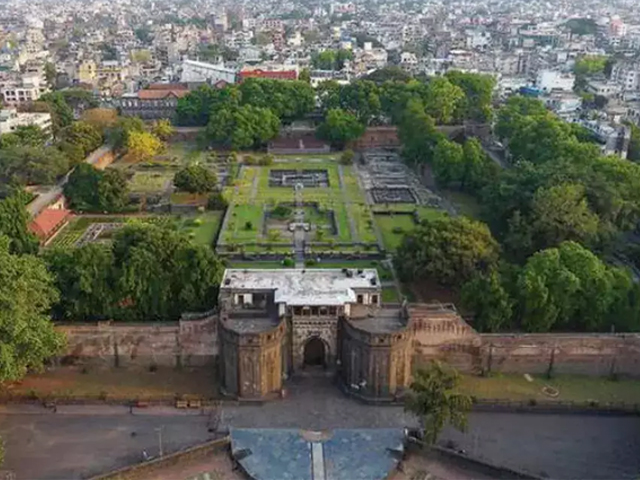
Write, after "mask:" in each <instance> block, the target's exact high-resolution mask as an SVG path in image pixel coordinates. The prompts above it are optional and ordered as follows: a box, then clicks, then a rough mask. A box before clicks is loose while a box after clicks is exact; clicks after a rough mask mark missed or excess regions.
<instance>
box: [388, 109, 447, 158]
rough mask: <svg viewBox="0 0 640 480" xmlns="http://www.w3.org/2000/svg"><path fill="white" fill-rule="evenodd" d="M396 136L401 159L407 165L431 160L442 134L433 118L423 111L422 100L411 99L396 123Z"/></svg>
mask: <svg viewBox="0 0 640 480" xmlns="http://www.w3.org/2000/svg"><path fill="white" fill-rule="evenodd" d="M398 137H399V138H400V142H401V143H402V157H403V159H404V160H405V162H407V163H408V164H409V165H413V166H417V165H420V164H422V163H430V162H431V161H432V159H433V153H434V150H435V148H436V146H437V145H438V143H439V142H440V140H441V139H442V134H441V133H440V132H438V130H437V129H436V126H435V122H434V121H433V118H431V117H430V116H429V115H427V114H426V113H425V111H424V105H423V104H422V102H421V101H420V100H418V99H411V100H409V102H407V108H406V109H405V111H404V113H403V115H402V119H401V121H400V124H399V125H398Z"/></svg>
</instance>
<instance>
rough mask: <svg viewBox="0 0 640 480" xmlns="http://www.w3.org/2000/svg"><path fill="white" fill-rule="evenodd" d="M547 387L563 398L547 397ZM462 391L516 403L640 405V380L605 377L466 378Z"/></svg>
mask: <svg viewBox="0 0 640 480" xmlns="http://www.w3.org/2000/svg"><path fill="white" fill-rule="evenodd" d="M546 385H549V386H551V387H553V388H555V389H557V390H558V392H559V395H558V396H557V397H555V398H551V397H549V396H547V395H545V394H544V393H543V392H542V388H543V387H544V386H546ZM461 390H462V391H463V392H465V393H468V394H470V395H474V396H475V397H477V398H487V399H503V400H514V401H529V400H532V399H533V400H536V401H541V400H564V401H576V402H587V401H595V402H600V403H613V402H625V403H636V404H639V403H640V380H619V381H612V380H609V379H607V378H603V377H586V376H578V375H558V376H557V377H554V378H552V379H550V380H548V379H546V378H544V377H542V376H533V382H529V381H527V380H526V379H525V377H524V375H501V374H496V375H495V376H489V377H477V376H468V375H465V376H464V377H463V382H462V388H461Z"/></svg>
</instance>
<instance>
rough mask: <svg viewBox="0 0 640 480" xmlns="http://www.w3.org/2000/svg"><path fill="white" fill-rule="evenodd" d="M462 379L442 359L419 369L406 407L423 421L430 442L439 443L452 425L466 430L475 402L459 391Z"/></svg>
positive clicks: (426, 436) (407, 398)
mask: <svg viewBox="0 0 640 480" xmlns="http://www.w3.org/2000/svg"><path fill="white" fill-rule="evenodd" d="M460 380H461V377H460V374H458V373H457V372H456V371H455V370H453V369H450V368H445V367H444V366H443V365H442V364H441V363H439V362H432V363H431V365H430V367H429V368H427V369H425V368H419V369H418V370H417V371H416V372H415V375H414V379H413V382H412V383H411V386H410V390H409V392H408V394H407V396H406V399H405V406H404V408H405V410H406V411H408V412H411V413H413V414H414V415H415V416H417V417H418V419H419V420H420V424H421V426H422V428H423V429H424V440H425V443H427V445H433V444H435V443H436V441H437V440H438V437H439V436H440V434H441V433H442V430H443V429H444V427H445V426H447V425H448V424H450V425H452V426H453V427H455V428H456V429H458V430H461V431H464V430H466V427H467V413H468V412H469V410H471V404H472V402H471V397H469V396H468V395H464V394H462V393H460V392H459V385H460Z"/></svg>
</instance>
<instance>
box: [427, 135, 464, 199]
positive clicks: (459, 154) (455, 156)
mask: <svg viewBox="0 0 640 480" xmlns="http://www.w3.org/2000/svg"><path fill="white" fill-rule="evenodd" d="M433 173H434V175H435V178H436V180H437V181H438V184H440V185H442V186H445V187H446V186H450V185H452V184H454V183H458V182H460V181H461V180H462V178H463V175H464V150H463V149H462V146H461V145H459V144H457V143H455V142H451V141H449V140H447V139H446V138H442V139H441V140H440V141H439V142H438V144H437V145H436V148H435V149H434V151H433Z"/></svg>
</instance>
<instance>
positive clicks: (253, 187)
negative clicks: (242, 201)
mask: <svg viewBox="0 0 640 480" xmlns="http://www.w3.org/2000/svg"><path fill="white" fill-rule="evenodd" d="M259 183H260V170H257V171H256V175H255V177H253V183H252V184H251V195H250V199H251V203H253V202H254V200H255V199H256V196H257V195H258V184H259Z"/></svg>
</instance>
